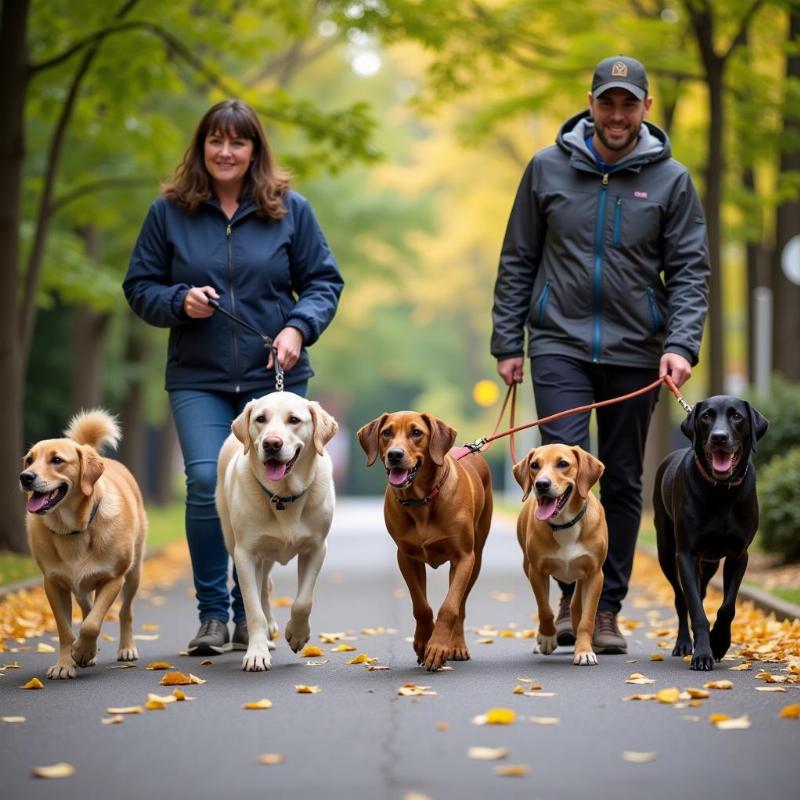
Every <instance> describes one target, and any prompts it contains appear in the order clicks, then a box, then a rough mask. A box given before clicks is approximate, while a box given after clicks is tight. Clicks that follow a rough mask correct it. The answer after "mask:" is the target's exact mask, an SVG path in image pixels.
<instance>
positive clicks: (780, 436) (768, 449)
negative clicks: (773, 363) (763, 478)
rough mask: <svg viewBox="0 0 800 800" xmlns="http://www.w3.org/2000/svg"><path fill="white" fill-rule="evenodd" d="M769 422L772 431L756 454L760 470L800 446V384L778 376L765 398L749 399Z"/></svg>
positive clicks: (774, 378)
mask: <svg viewBox="0 0 800 800" xmlns="http://www.w3.org/2000/svg"><path fill="white" fill-rule="evenodd" d="M750 400H751V403H752V404H753V406H754V407H755V408H757V409H758V410H759V412H761V414H763V415H764V416H765V417H766V418H767V420H768V421H769V430H768V431H767V433H766V435H765V436H764V438H763V439H762V440H761V441H760V442H759V443H758V449H757V450H756V452H755V453H754V454H753V462H754V463H755V465H756V466H757V467H759V466H761V465H764V464H769V463H771V462H772V459H773V458H775V457H776V456H779V455H782V454H785V453H786V452H787V451H789V450H790V449H791V448H792V447H794V446H796V445H797V444H798V443H800V382H794V381H788V380H786V379H785V378H783V377H781V376H780V375H778V374H777V373H776V374H775V375H774V376H773V378H772V381H771V383H770V390H769V393H768V394H767V395H766V396H758V395H754V396H753V397H752V398H750Z"/></svg>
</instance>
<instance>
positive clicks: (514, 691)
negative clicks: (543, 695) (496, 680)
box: [511, 684, 525, 694]
mask: <svg viewBox="0 0 800 800" xmlns="http://www.w3.org/2000/svg"><path fill="white" fill-rule="evenodd" d="M511 693H512V694H525V688H524V687H522V686H520V685H519V684H517V685H516V686H515V687H514V688H513V689H512V690H511Z"/></svg>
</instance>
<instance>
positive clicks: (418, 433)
mask: <svg viewBox="0 0 800 800" xmlns="http://www.w3.org/2000/svg"><path fill="white" fill-rule="evenodd" d="M420 436H422V431H421V430H420V429H419V428H414V430H412V431H411V438H412V439H419V437H420Z"/></svg>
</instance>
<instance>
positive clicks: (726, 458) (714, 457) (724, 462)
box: [711, 453, 733, 475]
mask: <svg viewBox="0 0 800 800" xmlns="http://www.w3.org/2000/svg"><path fill="white" fill-rule="evenodd" d="M711 466H712V467H713V468H714V472H718V473H719V474H720V475H723V474H725V473H726V472H730V471H731V467H732V466H733V455H732V454H731V453H712V454H711Z"/></svg>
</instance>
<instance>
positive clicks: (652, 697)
mask: <svg viewBox="0 0 800 800" xmlns="http://www.w3.org/2000/svg"><path fill="white" fill-rule="evenodd" d="M622 699H623V700H625V701H627V700H655V699H656V696H655V693H652V694H642V693H639V694H629V695H628V696H627V697H623V698H622Z"/></svg>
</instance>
